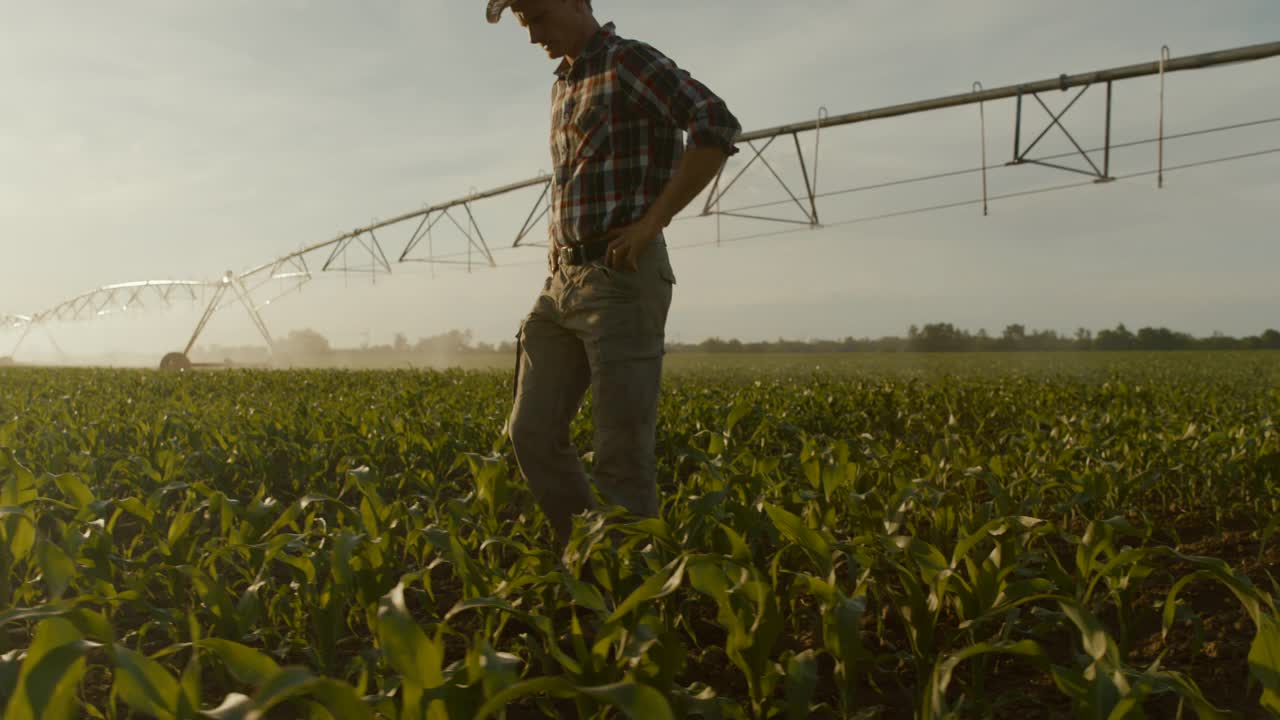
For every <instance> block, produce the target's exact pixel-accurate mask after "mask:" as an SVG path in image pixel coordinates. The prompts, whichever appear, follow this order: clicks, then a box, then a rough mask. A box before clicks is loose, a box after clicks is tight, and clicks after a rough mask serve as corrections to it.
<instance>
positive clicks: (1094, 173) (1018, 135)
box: [1008, 81, 1113, 182]
mask: <svg viewBox="0 0 1280 720" xmlns="http://www.w3.org/2000/svg"><path fill="white" fill-rule="evenodd" d="M1111 83H1112V81H1107V108H1106V116H1105V123H1104V125H1105V128H1104V132H1105V134H1106V143H1105V144H1104V146H1103V163H1102V167H1101V168H1099V167H1098V165H1097V163H1095V162H1094V161H1093V158H1092V157H1090V156H1089V153H1088V152H1086V151H1085V149H1084V148H1083V147H1081V145H1080V143H1079V142H1077V141H1076V138H1075V136H1074V135H1072V134H1071V131H1070V130H1067V126H1066V125H1064V124H1063V123H1062V118H1063V116H1065V115H1066V114H1067V113H1068V112H1069V111H1070V110H1071V108H1072V107H1074V106H1075V104H1076V101H1078V100H1079V99H1080V98H1082V97H1084V94H1085V93H1086V92H1088V90H1089V88H1090V87H1092V86H1091V85H1083V86H1081V87H1080V92H1078V93H1076V94H1075V97H1073V98H1071V100H1070V102H1068V103H1067V104H1066V106H1064V107H1063V108H1062V109H1061V110H1059V111H1058V112H1054V111H1053V110H1051V109H1049V106H1048V105H1047V104H1046V103H1045V101H1044V100H1043V99H1041V98H1040V94H1039V93H1031V97H1033V98H1035V101H1036V102H1037V103H1039V104H1040V107H1041V108H1043V109H1044V111H1045V112H1046V113H1047V114H1048V115H1049V125H1048V126H1047V127H1045V129H1044V130H1042V131H1040V134H1039V135H1037V136H1036V139H1035V140H1032V141H1031V144H1030V145H1028V146H1027V147H1026V148H1022V147H1020V145H1021V142H1022V121H1023V113H1022V96H1021V95H1019V96H1018V102H1017V105H1016V110H1015V117H1014V133H1013V160H1012V161H1010V162H1009V163H1008V164H1009V165H1021V164H1023V163H1030V164H1033V165H1041V166H1044V167H1049V168H1054V169H1057V170H1065V171H1067V172H1074V173H1081V174H1083V175H1089V176H1091V177H1094V178H1096V181H1097V182H1110V181H1111V180H1112V179H1113V178H1112V177H1111V175H1110V172H1111ZM1054 128H1057V129H1058V130H1060V131H1061V132H1062V134H1063V135H1065V136H1066V138H1067V140H1069V141H1070V142H1071V145H1072V146H1073V147H1074V148H1075V149H1076V153H1077V154H1079V155H1080V157H1082V158H1084V161H1085V162H1086V163H1088V165H1089V168H1090V170H1083V169H1080V168H1074V167H1071V166H1068V165H1059V164H1057V163H1051V162H1048V161H1046V160H1039V159H1036V158H1032V157H1028V156H1029V155H1030V154H1031V151H1032V150H1034V149H1035V147H1036V145H1038V144H1040V141H1041V140H1043V139H1044V138H1045V136H1046V135H1048V134H1049V132H1050V131H1052V130H1053V129H1054Z"/></svg>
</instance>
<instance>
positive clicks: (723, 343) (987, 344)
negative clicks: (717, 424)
mask: <svg viewBox="0 0 1280 720" xmlns="http://www.w3.org/2000/svg"><path fill="white" fill-rule="evenodd" d="M667 349H668V351H671V352H709V353H734V352H754V353H768V352H904V351H905V352H1014V351H1024V352H1033V351H1071V350H1073V351H1092V350H1103V351H1116V350H1280V331H1277V330H1267V331H1265V332H1263V333H1262V334H1261V335H1256V336H1249V337H1245V338H1233V337H1227V336H1225V335H1223V334H1221V333H1214V334H1213V335H1212V336H1210V337H1206V338H1195V337H1193V336H1191V335H1190V334H1188V333H1185V332H1178V331H1176V330H1170V329H1169V328H1165V327H1143V328H1140V329H1139V330H1138V332H1137V333H1134V332H1132V331H1130V330H1129V329H1128V328H1127V327H1125V325H1124V323H1120V324H1118V325H1116V326H1115V327H1114V328H1108V329H1104V330H1099V331H1098V332H1097V333H1094V332H1093V331H1092V330H1089V329H1088V328H1082V327H1081V328H1076V330H1075V332H1074V333H1072V334H1071V335H1060V334H1058V333H1057V332H1056V331H1054V330H1028V329H1027V327H1026V326H1025V325H1022V324H1017V323H1015V324H1011V325H1008V326H1006V327H1005V329H1004V331H1003V332H1001V333H1000V336H999V337H992V336H991V335H989V334H988V333H987V331H986V330H985V329H980V330H978V331H977V332H976V333H970V332H969V331H968V330H964V329H961V328H957V327H956V326H955V325H953V324H951V323H946V322H940V323H926V324H924V325H912V326H910V327H909V328H907V336H906V337H905V338H899V337H882V338H879V339H875V340H873V339H869V338H864V339H854V338H852V337H847V338H845V339H844V340H811V341H799V340H783V339H779V340H778V341H776V342H767V341H766V342H744V341H741V340H737V339H729V340H725V339H722V338H708V339H707V340H704V341H702V342H700V343H696V344H680V343H674V344H668V346H667Z"/></svg>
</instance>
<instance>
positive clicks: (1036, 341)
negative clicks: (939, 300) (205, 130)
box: [199, 322, 1280, 361]
mask: <svg viewBox="0 0 1280 720" xmlns="http://www.w3.org/2000/svg"><path fill="white" fill-rule="evenodd" d="M276 350H277V352H280V353H282V354H284V355H288V356H293V357H297V358H310V359H324V358H328V359H338V358H342V359H348V360H354V359H358V358H360V357H365V358H375V357H381V358H423V357H429V358H436V359H440V360H445V359H448V358H453V357H458V356H467V355H491V354H495V353H498V354H514V353H515V343H514V342H502V343H487V342H476V341H475V340H474V339H473V337H472V334H471V331H469V330H450V331H448V332H445V333H442V334H439V335H434V336H430V337H424V338H420V339H418V340H417V341H415V342H410V341H409V340H408V338H407V337H406V336H405V334H404V333H396V334H395V336H394V339H393V341H392V342H391V343H389V344H374V345H371V344H368V343H366V344H364V345H361V346H359V347H353V348H337V347H334V346H333V345H332V344H331V343H330V342H329V340H328V339H327V338H326V337H325V336H324V335H323V334H321V333H320V332H318V331H316V330H313V329H311V328H304V329H302V330H294V331H292V332H290V333H289V334H288V335H287V336H285V337H284V338H281V339H279V340H277V341H276ZM1117 350H1146V351H1162V350H1280V331H1277V330H1274V329H1268V330H1266V331H1264V332H1262V333H1261V334H1259V335H1250V336H1247V337H1240V338H1237V337H1231V336H1228V335H1224V334H1222V333H1214V334H1212V335H1210V336H1208V337H1194V336H1192V335H1191V334H1190V333H1185V332H1179V331H1176V330H1170V329H1169V328H1165V327H1143V328H1139V329H1138V330H1137V331H1136V332H1134V331H1131V330H1129V329H1128V328H1127V327H1125V325H1124V324H1123V323H1121V324H1119V325H1117V326H1116V327H1114V328H1109V329H1105V330H1099V331H1097V332H1094V331H1092V330H1088V329H1086V328H1078V329H1077V330H1076V331H1075V332H1074V333H1073V334H1071V335H1063V334H1061V333H1058V332H1057V331H1054V330H1027V328H1026V326H1024V325H1020V324H1013V325H1009V326H1007V327H1005V329H1004V330H1003V331H1002V332H1001V333H1000V334H999V335H991V334H989V333H988V332H987V331H986V330H985V329H980V330H978V331H977V332H970V331H968V330H965V329H963V328H958V327H956V326H955V325H953V324H951V323H945V322H940V323H927V324H925V325H912V326H911V327H909V328H908V329H907V334H906V336H905V337H901V336H886V337H881V338H854V337H846V338H844V339H841V340H820V339H819V340H812V339H811V340H788V339H785V338H779V339H777V340H764V341H744V340H739V339H736V338H729V339H724V338H719V337H711V338H707V339H705V340H702V341H700V342H696V343H680V342H668V343H667V351H668V352H671V353H845V352H1048V351H1056V352H1062V351H1117ZM199 353H200V354H201V355H212V356H215V357H223V356H226V357H227V358H228V359H232V358H234V359H236V360H245V361H249V360H255V359H259V360H260V359H263V358H265V357H266V348H265V347H257V346H244V347H225V346H213V347H208V348H200V351H199Z"/></svg>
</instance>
